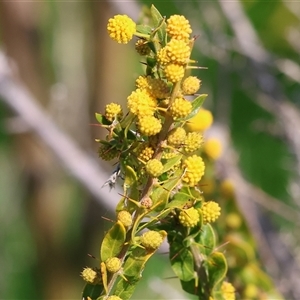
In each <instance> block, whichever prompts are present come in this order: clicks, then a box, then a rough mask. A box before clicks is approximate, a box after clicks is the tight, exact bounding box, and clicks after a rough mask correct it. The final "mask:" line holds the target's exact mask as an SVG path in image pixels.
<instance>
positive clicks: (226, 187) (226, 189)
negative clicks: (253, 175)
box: [220, 178, 234, 199]
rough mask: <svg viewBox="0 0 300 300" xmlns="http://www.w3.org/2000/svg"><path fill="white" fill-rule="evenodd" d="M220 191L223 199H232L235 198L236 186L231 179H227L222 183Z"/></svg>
mask: <svg viewBox="0 0 300 300" xmlns="http://www.w3.org/2000/svg"><path fill="white" fill-rule="evenodd" d="M220 191H221V194H222V196H223V197H225V198H227V199H228V198H232V197H233V196H234V184H233V182H232V180H231V179H229V178H227V179H225V180H223V181H222V182H221V185H220Z"/></svg>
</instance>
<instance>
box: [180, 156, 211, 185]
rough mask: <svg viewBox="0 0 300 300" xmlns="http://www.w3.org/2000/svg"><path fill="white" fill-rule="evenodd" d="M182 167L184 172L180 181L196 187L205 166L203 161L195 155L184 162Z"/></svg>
mask: <svg viewBox="0 0 300 300" xmlns="http://www.w3.org/2000/svg"><path fill="white" fill-rule="evenodd" d="M182 167H183V168H184V170H185V171H184V174H183V176H182V181H183V182H185V183H186V184H188V185H189V186H195V185H197V184H198V182H199V181H200V179H201V178H202V176H203V175H204V170H205V165H204V162H203V159H202V158H201V157H200V156H197V155H192V156H189V157H188V158H187V159H185V160H184V162H183V164H182Z"/></svg>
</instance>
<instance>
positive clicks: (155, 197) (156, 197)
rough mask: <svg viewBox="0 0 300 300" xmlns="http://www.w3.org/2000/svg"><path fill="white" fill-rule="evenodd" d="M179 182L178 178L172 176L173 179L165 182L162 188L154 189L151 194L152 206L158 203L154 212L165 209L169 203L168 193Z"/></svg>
mask: <svg viewBox="0 0 300 300" xmlns="http://www.w3.org/2000/svg"><path fill="white" fill-rule="evenodd" d="M179 171H180V170H179ZM180 172H181V171H180ZM179 181H180V176H174V177H173V178H171V179H169V180H167V182H166V183H165V184H163V185H162V186H157V187H155V188H154V191H153V193H152V194H151V198H152V201H153V204H154V205H155V204H158V203H160V204H159V205H157V206H156V207H155V209H154V211H161V210H163V209H164V208H165V207H166V205H167V203H168V201H169V197H170V193H171V191H172V190H173V189H174V188H175V187H176V185H177V184H178V182H179Z"/></svg>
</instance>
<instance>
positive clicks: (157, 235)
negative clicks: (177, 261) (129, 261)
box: [141, 230, 165, 250]
mask: <svg viewBox="0 0 300 300" xmlns="http://www.w3.org/2000/svg"><path fill="white" fill-rule="evenodd" d="M164 237H165V233H164V232H163V234H162V233H161V232H158V231H154V230H149V231H147V232H145V233H144V234H143V235H142V236H141V243H142V245H143V246H144V247H145V248H146V249H149V250H155V249H157V248H158V247H159V246H160V245H161V244H162V242H163V240H164Z"/></svg>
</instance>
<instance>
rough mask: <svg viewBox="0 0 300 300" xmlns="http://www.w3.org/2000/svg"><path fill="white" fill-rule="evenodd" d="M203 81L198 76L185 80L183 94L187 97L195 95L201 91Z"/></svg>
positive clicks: (182, 86) (182, 87) (182, 85)
mask: <svg viewBox="0 0 300 300" xmlns="http://www.w3.org/2000/svg"><path fill="white" fill-rule="evenodd" d="M200 85H201V80H200V79H198V78H197V77H196V76H189V77H187V78H185V79H184V80H183V82H182V84H181V89H182V93H183V94H185V95H193V94H195V93H197V92H198V90H199V89H200Z"/></svg>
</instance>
